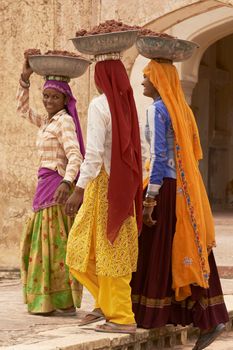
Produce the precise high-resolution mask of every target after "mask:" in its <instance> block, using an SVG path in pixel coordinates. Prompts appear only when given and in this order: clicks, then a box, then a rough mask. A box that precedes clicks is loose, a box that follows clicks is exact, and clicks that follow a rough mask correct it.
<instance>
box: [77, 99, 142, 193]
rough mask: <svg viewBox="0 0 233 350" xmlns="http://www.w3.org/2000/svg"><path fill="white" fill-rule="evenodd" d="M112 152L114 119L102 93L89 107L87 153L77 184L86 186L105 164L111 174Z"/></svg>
mask: <svg viewBox="0 0 233 350" xmlns="http://www.w3.org/2000/svg"><path fill="white" fill-rule="evenodd" d="M143 149H144V148H142V161H143V163H144V161H145V160H146V155H145V153H144V152H143ZM111 153H112V119H111V113H110V109H109V105H108V100H107V97H106V96H105V95H104V94H102V95H100V96H98V97H95V98H93V100H92V101H91V103H90V105H89V108H88V119H87V142H86V154H85V159H84V162H83V163H82V165H81V168H80V176H79V179H78V181H77V184H76V185H77V186H78V187H81V188H85V187H86V185H87V184H88V182H89V181H91V180H93V179H95V178H96V177H97V176H98V175H99V173H100V170H101V168H102V166H103V165H104V168H105V171H106V172H107V174H108V175H109V174H110V168H111Z"/></svg>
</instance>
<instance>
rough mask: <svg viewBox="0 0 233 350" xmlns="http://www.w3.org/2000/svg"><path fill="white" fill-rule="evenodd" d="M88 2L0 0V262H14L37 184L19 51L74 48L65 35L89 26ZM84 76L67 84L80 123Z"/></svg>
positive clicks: (36, 80)
mask: <svg viewBox="0 0 233 350" xmlns="http://www.w3.org/2000/svg"><path fill="white" fill-rule="evenodd" d="M91 7H92V1H91V0H90V1H89V0H85V1H79V4H78V5H77V1H74V0H69V1H62V0H60V1H58V0H57V1H52V0H39V1H38V0H30V1H23V0H21V1H17V0H13V1H12V0H11V1H10V0H1V2H0V43H1V44H0V45H1V49H0V68H1V69H0V81H1V85H0V96H1V105H0V114H1V129H0V159H1V164H0V203H1V211H0V266H16V265H18V259H19V258H18V252H19V237H20V232H21V230H22V224H23V222H24V220H25V217H26V216H27V215H28V214H29V213H30V208H31V201H32V196H33V193H34V190H35V185H36V172H37V154H36V149H35V139H36V133H37V129H36V127H35V126H33V125H30V124H29V123H28V122H27V121H25V120H21V119H20V120H19V119H18V118H17V116H16V113H15V110H16V101H15V95H16V91H17V85H18V80H19V75H20V72H21V66H22V62H23V52H24V50H25V49H27V48H29V47H37V48H40V49H41V50H42V51H46V50H48V49H53V48H57V49H59V48H61V49H62V48H63V49H67V50H73V51H74V49H73V46H72V43H71V42H69V41H68V39H69V38H71V37H73V36H74V35H75V31H76V29H77V28H78V27H86V26H90V23H89V16H87V14H88V13H89V9H90V8H91ZM70 9H72V11H70ZM87 77H88V72H87V73H86V75H85V77H82V78H80V79H78V80H76V81H74V82H72V84H71V85H72V87H73V89H74V92H75V94H76V96H77V100H78V109H79V112H80V113H79V114H80V118H81V121H82V122H83V123H82V124H83V126H85V122H84V120H85V118H86V109H87V105H88V100H89V91H88V90H89V89H88V87H89V79H87ZM42 84H43V79H42V78H40V77H37V76H33V77H32V79H31V90H30V91H31V99H30V100H31V105H32V106H33V107H34V108H36V109H39V110H40V111H43V107H42V104H41V87H42Z"/></svg>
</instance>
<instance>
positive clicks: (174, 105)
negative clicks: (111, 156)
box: [144, 61, 215, 300]
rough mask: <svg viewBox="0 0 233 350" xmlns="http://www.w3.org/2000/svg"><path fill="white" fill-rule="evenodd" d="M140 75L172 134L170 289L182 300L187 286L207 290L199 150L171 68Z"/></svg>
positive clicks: (206, 217)
mask: <svg viewBox="0 0 233 350" xmlns="http://www.w3.org/2000/svg"><path fill="white" fill-rule="evenodd" d="M144 74H145V75H146V76H147V77H148V79H149V80H150V81H151V82H152V84H153V85H154V87H155V88H156V90H157V91H158V92H159V94H160V96H161V98H162V100H163V102H164V104H165V106H166V107H167V109H168V112H169V115H170V118H171V121H172V125H173V129H174V134H175V156H176V168H177V196H176V217H177V222H176V232H175V236H174V240H173V249H172V278H173V283H172V288H173V289H174V290H175V295H176V300H183V299H185V298H187V297H188V296H189V295H191V288H190V285H191V284H196V285H199V286H201V287H203V288H208V286H209V285H208V279H209V273H210V269H209V263H208V252H209V250H210V249H211V248H212V247H213V246H215V233H214V224H213V218H212V214H211V209H210V205H209V201H208V197H207V194H206V190H205V187H204V184H203V181H202V178H201V174H200V172H199V168H198V161H199V159H201V158H202V150H201V145H200V139H199V134H198V129H197V125H196V122H195V118H194V115H193V113H192V111H191V109H190V107H189V106H188V104H187V102H186V100H185V97H184V93H183V90H182V87H181V84H180V80H179V76H178V73H177V70H176V68H175V66H173V65H172V64H169V63H158V62H156V61H150V62H149V64H148V65H147V66H146V67H145V69H144Z"/></svg>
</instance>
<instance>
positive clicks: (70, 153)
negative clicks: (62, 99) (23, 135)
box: [16, 86, 83, 182]
mask: <svg viewBox="0 0 233 350" xmlns="http://www.w3.org/2000/svg"><path fill="white" fill-rule="evenodd" d="M16 98H17V102H18V104H17V114H18V115H19V116H20V117H23V118H25V119H27V120H29V121H30V122H31V123H32V124H34V125H36V126H37V127H39V131H38V136H37V142H36V145H37V148H38V153H39V162H40V163H39V167H40V168H42V167H43V168H48V169H51V170H57V171H58V173H59V175H61V176H62V177H63V178H64V180H68V181H71V182H73V181H74V180H75V178H76V176H77V174H78V172H79V168H80V165H81V163H82V160H83V157H82V155H81V153H80V148H79V143H78V140H77V135H76V132H75V124H74V121H73V119H72V117H71V116H70V115H69V114H68V113H67V112H66V110H65V109H63V110H61V111H59V112H58V113H57V114H55V115H54V116H53V117H52V118H51V119H49V118H48V116H46V115H45V116H41V115H39V114H38V113H37V112H35V111H34V110H33V109H31V108H30V106H29V89H25V88H23V87H21V86H19V88H18V92H17V96H16Z"/></svg>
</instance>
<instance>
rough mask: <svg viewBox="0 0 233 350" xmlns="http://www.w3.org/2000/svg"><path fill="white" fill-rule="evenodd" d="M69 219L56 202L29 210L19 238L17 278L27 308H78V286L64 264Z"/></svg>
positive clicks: (51, 309)
mask: <svg viewBox="0 0 233 350" xmlns="http://www.w3.org/2000/svg"><path fill="white" fill-rule="evenodd" d="M72 223H73V219H71V218H69V217H67V216H66V215H65V213H64V209H63V208H62V207H61V206H59V205H54V206H52V207H49V208H45V209H43V210H40V211H38V212H36V213H33V214H32V216H31V218H30V219H29V220H28V221H27V222H26V224H25V227H24V230H23V234H22V239H21V246H20V251H21V279H22V283H23V292H24V302H25V303H26V304H27V305H28V311H29V312H33V313H47V312H50V311H53V310H56V309H66V308H69V307H72V306H73V305H74V306H76V307H80V304H81V299H82V286H81V285H80V284H79V283H78V282H77V281H76V280H75V279H73V278H72V277H71V275H70V274H69V269H68V267H67V266H66V264H65V260H66V244H67V237H68V233H69V231H70V228H71V226H72Z"/></svg>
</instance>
